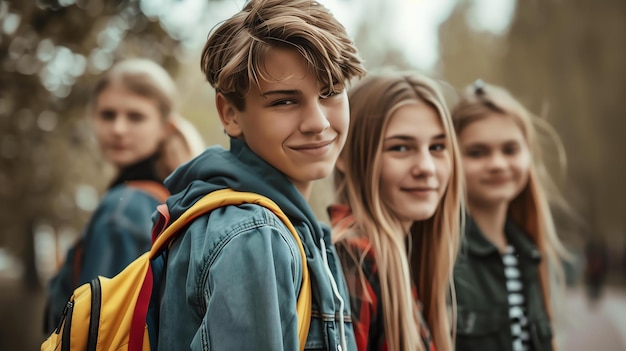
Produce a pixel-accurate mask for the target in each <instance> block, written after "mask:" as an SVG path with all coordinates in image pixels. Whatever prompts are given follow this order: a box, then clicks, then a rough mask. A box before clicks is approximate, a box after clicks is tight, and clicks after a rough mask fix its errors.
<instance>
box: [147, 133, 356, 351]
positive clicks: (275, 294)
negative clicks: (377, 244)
mask: <svg viewBox="0 0 626 351" xmlns="http://www.w3.org/2000/svg"><path fill="white" fill-rule="evenodd" d="M165 184H166V186H167V187H168V189H169V190H170V192H171V193H172V194H173V195H172V196H171V197H170V198H169V199H168V200H167V205H168V208H169V210H170V215H171V219H172V220H175V219H176V218H178V217H179V216H180V215H181V214H182V213H184V212H185V210H187V209H188V208H189V207H190V206H191V205H193V204H194V203H195V202H196V201H197V200H199V199H200V198H201V197H203V196H204V195H205V194H207V193H209V192H212V191H214V190H218V189H223V188H232V189H234V190H237V191H248V192H254V193H257V194H261V195H264V196H266V197H268V198H270V199H272V200H273V201H274V202H276V204H278V206H279V207H280V208H281V209H282V210H283V212H285V214H286V215H287V217H288V218H289V220H290V221H291V223H292V224H293V225H294V227H295V228H296V230H297V231H298V234H299V235H300V239H301V240H302V244H303V246H304V250H305V252H306V255H307V262H302V260H301V257H300V255H299V253H298V246H297V244H296V241H295V239H294V238H293V236H292V235H291V234H290V232H289V231H288V229H287V227H286V226H285V225H284V224H283V223H282V222H281V221H280V219H278V217H276V215H274V214H273V213H272V212H271V211H270V210H268V209H266V208H264V207H261V206H259V205H256V204H244V205H239V206H234V205H233V206H226V207H221V208H219V209H217V210H214V211H212V212H211V213H209V214H206V215H203V216H201V217H198V218H197V219H195V220H194V221H193V222H192V223H191V224H189V226H188V227H187V229H186V231H185V233H184V235H181V236H180V237H179V238H177V239H176V240H175V241H174V242H173V243H172V245H171V248H170V251H169V253H168V259H167V272H166V274H165V284H164V285H163V291H162V295H161V308H160V318H159V337H158V349H159V350H293V351H296V350H298V345H299V342H298V331H297V325H298V323H297V314H296V301H297V296H298V293H299V290H300V285H301V279H302V264H308V268H309V273H310V275H311V289H312V295H313V301H312V304H313V306H312V307H313V310H312V320H311V327H310V329H309V335H308V339H307V342H306V349H309V350H337V349H338V346H339V345H340V343H341V339H342V338H343V337H342V334H343V335H345V339H346V342H347V345H346V347H347V348H346V349H344V350H349V351H353V350H356V345H355V341H354V333H353V331H352V325H351V323H350V322H349V321H350V303H349V298H348V293H347V287H346V284H345V280H344V277H343V274H342V271H341V267H340V265H339V260H338V258H337V254H336V251H335V249H334V247H333V245H332V244H331V240H330V230H329V228H327V227H322V226H320V224H319V223H318V221H317V220H316V218H315V216H314V214H313V212H312V211H311V208H310V207H309V205H308V204H307V202H306V200H305V199H304V197H302V195H301V194H300V192H299V191H298V190H297V189H296V187H295V186H294V185H293V184H292V183H291V182H290V181H289V180H288V179H287V178H286V177H285V175H284V174H282V173H281V172H279V171H278V170H277V169H276V168H274V167H272V166H271V165H269V164H268V163H267V162H265V161H264V160H263V159H261V158H260V157H258V156H257V155H255V154H254V153H253V152H252V151H251V150H250V149H249V148H248V147H247V145H246V144H245V143H243V142H242V141H239V140H231V148H230V150H224V149H223V148H222V147H219V146H216V147H211V148H209V149H207V150H206V151H205V152H204V153H203V154H201V155H200V156H198V157H196V158H195V159H194V160H192V161H190V162H189V163H187V164H186V165H183V166H181V167H179V168H178V169H177V170H176V171H175V172H174V173H173V174H172V175H171V176H170V177H169V178H168V179H167V180H166V181H165ZM333 281H334V282H335V283H336V288H337V290H338V293H339V294H340V296H339V297H337V295H336V294H335V292H333V290H335V289H334V287H333ZM342 303H343V305H344V308H343V315H341V312H342V309H341V308H340V305H341V304H342ZM342 320H343V321H345V323H343V324H342V323H341V322H342ZM342 330H343V331H344V333H342Z"/></svg>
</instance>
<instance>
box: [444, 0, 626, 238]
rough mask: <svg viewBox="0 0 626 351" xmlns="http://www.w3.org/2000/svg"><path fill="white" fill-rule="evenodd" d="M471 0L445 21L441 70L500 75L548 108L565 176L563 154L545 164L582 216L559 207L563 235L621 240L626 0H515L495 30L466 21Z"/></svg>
mask: <svg viewBox="0 0 626 351" xmlns="http://www.w3.org/2000/svg"><path fill="white" fill-rule="evenodd" d="M472 3H473V2H472V1H470V0H463V1H459V5H458V7H457V9H456V10H455V11H454V14H453V15H452V16H451V17H450V18H449V19H448V21H447V22H446V23H445V24H444V25H442V27H441V28H440V39H441V46H440V47H441V53H442V56H441V57H442V59H441V64H440V69H441V70H442V72H443V75H444V77H445V78H446V79H447V80H449V81H450V82H452V83H453V84H454V85H455V86H457V87H462V86H465V85H466V84H468V83H470V82H471V81H472V80H473V79H475V78H476V77H484V78H485V79H486V80H487V81H490V82H493V83H496V84H502V85H504V86H505V87H507V88H508V89H509V90H510V91H511V92H512V93H513V94H514V95H516V96H517V97H519V98H520V100H521V101H522V102H523V103H524V104H525V105H527V107H529V109H530V110H531V111H534V112H535V113H537V114H538V115H540V116H541V117H544V118H546V119H547V120H548V121H549V122H550V123H551V124H552V125H553V126H554V127H555V128H556V130H557V132H558V133H559V135H560V136H561V138H562V139H563V142H564V145H565V149H566V151H567V156H568V160H569V164H568V167H567V174H566V177H564V176H562V175H561V174H559V173H558V172H557V169H558V167H557V163H558V160H557V159H556V158H552V159H548V161H549V165H548V166H549V167H550V168H551V171H552V172H551V173H552V174H553V175H554V177H555V178H556V180H557V182H558V183H559V184H560V186H561V188H562V190H563V191H564V192H565V193H566V195H567V199H568V200H569V201H570V203H571V204H572V205H573V207H574V208H575V209H576V210H577V211H579V212H581V213H582V214H583V216H582V217H583V218H582V221H576V220H575V219H573V218H572V217H571V216H565V215H563V213H557V219H558V220H559V223H558V224H559V227H561V228H566V230H565V232H568V231H569V232H570V233H569V237H568V234H566V235H565V236H566V238H565V239H566V240H568V241H570V243H571V244H574V245H580V244H582V240H583V239H584V238H583V237H582V236H581V234H582V235H588V234H591V235H594V236H600V237H604V238H607V239H608V242H611V243H612V244H613V247H623V245H624V231H625V230H626V223H625V221H624V215H623V214H624V213H626V201H625V200H624V198H625V197H626V185H625V184H624V182H623V179H624V178H625V177H626V164H625V163H624V161H623V160H622V159H621V157H620V156H621V155H620V154H619V150H624V149H625V147H626V145H625V144H626V140H625V139H624V138H623V135H622V134H623V131H624V130H625V129H626V128H625V127H626V122H625V121H624V119H623V118H622V115H623V107H622V106H621V99H622V96H623V95H624V93H626V81H625V80H624V79H623V77H624V76H626V66H625V65H624V62H626V46H625V45H624V34H625V33H626V2H624V1H622V0H607V1H602V2H597V1H592V0H584V1H577V2H565V1H517V2H516V12H515V15H514V18H513V20H512V23H511V24H510V28H509V31H508V33H505V34H504V36H502V37H496V38H493V35H491V34H486V33H476V32H475V31H474V30H472V29H471V28H470V27H469V25H468V24H467V16H468V13H467V12H468V9H469V8H470V7H471V6H472ZM494 45H495V46H494ZM545 146H546V148H548V147H550V148H554V145H551V144H546V145H545ZM546 151H548V155H550V154H554V153H552V152H551V151H553V149H552V150H546ZM565 178H567V179H565ZM575 232H577V233H575ZM562 233H563V231H562ZM572 234H575V235H572Z"/></svg>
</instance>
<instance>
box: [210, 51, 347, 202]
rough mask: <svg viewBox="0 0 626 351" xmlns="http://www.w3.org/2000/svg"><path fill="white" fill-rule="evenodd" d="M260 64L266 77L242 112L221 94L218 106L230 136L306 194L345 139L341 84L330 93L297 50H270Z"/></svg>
mask: <svg viewBox="0 0 626 351" xmlns="http://www.w3.org/2000/svg"><path fill="white" fill-rule="evenodd" d="M264 68H265V69H266V70H267V74H268V76H267V77H259V83H260V84H259V86H257V85H256V84H254V83H251V84H250V89H249V91H248V93H247V95H246V97H245V108H244V110H243V111H239V110H237V109H236V108H235V107H234V106H232V104H230V103H228V102H226V101H222V102H221V103H220V99H223V100H225V98H224V97H223V96H222V97H221V98H220V96H219V95H218V98H217V99H218V101H217V102H218V110H220V115H221V118H222V121H223V123H224V126H225V129H226V132H227V133H228V134H229V135H230V136H231V137H238V138H241V139H243V140H245V141H246V144H248V146H249V147H250V149H251V150H252V151H253V152H254V153H256V154H257V155H259V156H260V157H261V158H263V159H264V160H265V161H267V162H268V163H269V164H271V165H272V166H274V167H275V168H277V169H278V170H280V171H281V172H283V173H284V174H285V175H286V176H287V177H288V178H289V179H290V180H291V181H292V182H293V183H294V185H295V186H296V187H297V188H298V190H300V192H301V193H302V194H303V195H304V196H305V197H308V195H309V192H310V187H311V182H312V181H313V180H316V179H320V178H323V177H326V176H327V175H328V174H329V173H330V172H331V171H332V169H333V167H334V164H335V161H336V160H337V157H338V155H339V152H340V151H341V149H342V147H343V144H344V142H345V139H346V133H347V129H348V123H349V118H350V115H349V107H348V98H347V94H346V92H345V91H344V89H343V86H336V87H335V90H337V91H339V92H338V93H334V94H329V93H330V92H329V90H330V89H329V87H327V86H322V85H321V84H320V82H319V81H318V79H317V77H316V75H315V74H313V72H312V71H311V68H310V67H309V64H308V63H307V61H306V60H305V59H304V58H303V57H302V55H301V54H300V53H299V52H298V51H297V50H295V49H288V48H272V49H271V51H269V52H268V54H267V57H266V59H265V65H264ZM220 95H221V94H220Z"/></svg>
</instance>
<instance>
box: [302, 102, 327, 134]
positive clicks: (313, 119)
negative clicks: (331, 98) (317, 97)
mask: <svg viewBox="0 0 626 351" xmlns="http://www.w3.org/2000/svg"><path fill="white" fill-rule="evenodd" d="M326 113H327V112H326V110H325V109H324V107H323V106H321V105H320V104H319V103H314V104H312V106H311V108H309V109H307V110H306V111H305V112H304V116H303V118H302V122H301V123H300V131H301V132H302V133H305V134H309V133H315V134H319V133H321V132H323V131H325V130H326V129H328V127H330V122H329V121H328V118H327V116H326Z"/></svg>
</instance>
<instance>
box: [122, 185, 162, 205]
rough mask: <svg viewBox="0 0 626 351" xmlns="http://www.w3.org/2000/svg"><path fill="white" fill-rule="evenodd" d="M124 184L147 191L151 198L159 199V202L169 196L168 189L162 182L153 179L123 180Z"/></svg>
mask: <svg viewBox="0 0 626 351" xmlns="http://www.w3.org/2000/svg"><path fill="white" fill-rule="evenodd" d="M124 184H126V185H127V186H129V187H131V188H135V189H139V190H141V191H143V192H144V193H147V194H148V195H150V196H152V197H153V198H155V199H157V200H159V202H160V203H164V202H165V200H167V198H168V197H169V196H170V192H169V190H167V188H166V187H165V186H164V185H163V184H161V183H159V182H156V181H154V180H130V181H127V182H124Z"/></svg>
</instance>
